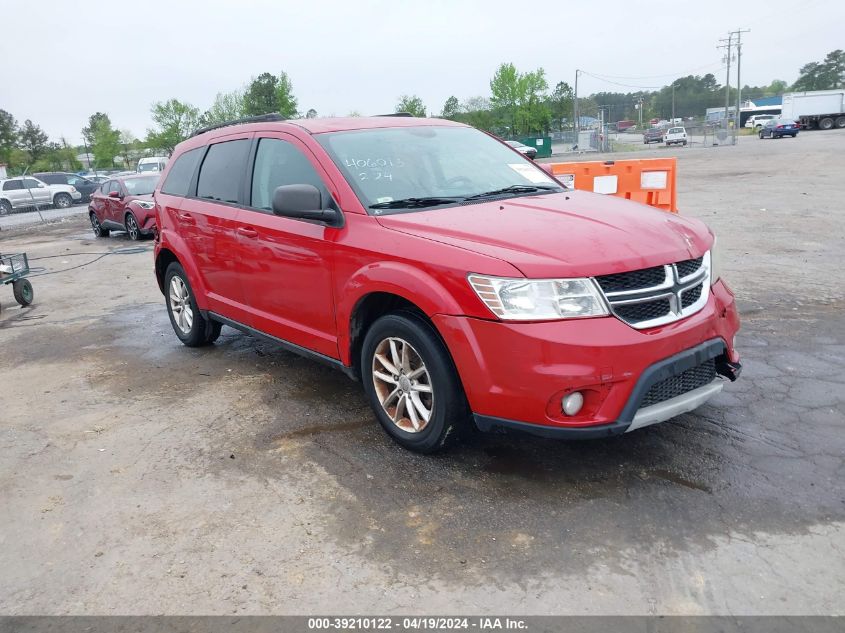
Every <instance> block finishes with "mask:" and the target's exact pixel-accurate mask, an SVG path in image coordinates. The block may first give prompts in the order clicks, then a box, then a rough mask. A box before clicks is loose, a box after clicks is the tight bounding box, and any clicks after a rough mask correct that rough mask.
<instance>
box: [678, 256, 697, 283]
mask: <svg viewBox="0 0 845 633" xmlns="http://www.w3.org/2000/svg"><path fill="white" fill-rule="evenodd" d="M703 260H704V258H703V257H698V258H696V259H685V260H684V261H682V262H678V263H677V264H675V266H677V267H678V277H680V278H681V279H683V278H684V277H689V276H690V275H691V274H693V273H694V272H695V271H696V270H698V269H699V268H701V262H702V261H703Z"/></svg>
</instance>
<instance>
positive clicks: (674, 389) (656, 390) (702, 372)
mask: <svg viewBox="0 0 845 633" xmlns="http://www.w3.org/2000/svg"><path fill="white" fill-rule="evenodd" d="M715 379H716V359H715V358H711V359H710V360H708V361H705V362H704V363H702V364H701V365H698V366H697V367H693V368H691V369H687V370H686V371H684V372H681V373H680V374H678V375H677V376H672V377H671V378H667V379H666V380H661V381H660V382H658V383H655V384H654V385H653V386H652V387H651V389H649V390H648V393H646V395H645V396H644V397H643V399H642V400H641V401H640V408H643V407H650V406H651V405H653V404H657V403H659V402H665V401H666V400H671V399H672V398H676V397H678V396H680V395H681V394H684V393H687V392H688V391H692V390H693V389H698V388H699V387H703V386H704V385H709V384H710V383H711V382H713V381H714V380H715Z"/></svg>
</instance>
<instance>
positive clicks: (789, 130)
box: [757, 119, 801, 138]
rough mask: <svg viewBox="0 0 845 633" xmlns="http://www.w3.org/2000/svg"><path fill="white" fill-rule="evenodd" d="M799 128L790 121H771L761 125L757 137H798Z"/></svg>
mask: <svg viewBox="0 0 845 633" xmlns="http://www.w3.org/2000/svg"><path fill="white" fill-rule="evenodd" d="M800 129H801V127H800V126H799V125H798V124H797V123H796V122H795V121H793V120H792V119H771V120H769V121H766V122H765V123H764V124H763V127H761V128H760V131H759V132H757V136H759V137H760V138H780V137H781V136H791V137H792V138H795V137H796V136H798V131H799V130H800Z"/></svg>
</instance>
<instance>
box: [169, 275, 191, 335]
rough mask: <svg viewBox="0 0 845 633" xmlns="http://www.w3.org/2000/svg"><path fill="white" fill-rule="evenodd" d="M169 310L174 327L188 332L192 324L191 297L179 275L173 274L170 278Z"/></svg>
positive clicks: (185, 332)
mask: <svg viewBox="0 0 845 633" xmlns="http://www.w3.org/2000/svg"><path fill="white" fill-rule="evenodd" d="M169 298H170V310H171V312H172V313H173V320H174V321H175V322H176V327H178V328H179V330H180V331H181V332H182V333H183V334H190V332H191V327H192V326H193V324H194V310H193V308H191V298H190V294H189V293H188V286H187V285H186V284H185V282H184V281H182V279H181V277H177V276H174V277H173V278H171V280H170V294H169Z"/></svg>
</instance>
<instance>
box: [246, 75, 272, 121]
mask: <svg viewBox="0 0 845 633" xmlns="http://www.w3.org/2000/svg"><path fill="white" fill-rule="evenodd" d="M278 87H279V80H278V79H277V78H276V77H274V76H273V75H272V74H270V73H261V74H260V75H258V77H255V78H254V79H253V80H252V81H251V82H250V83H249V86H248V87H247V89H246V93H245V94H244V113H245V114H246V115H247V116H257V115H259V114H269V113H271V112H278V111H279V96H278V92H277V89H278Z"/></svg>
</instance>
